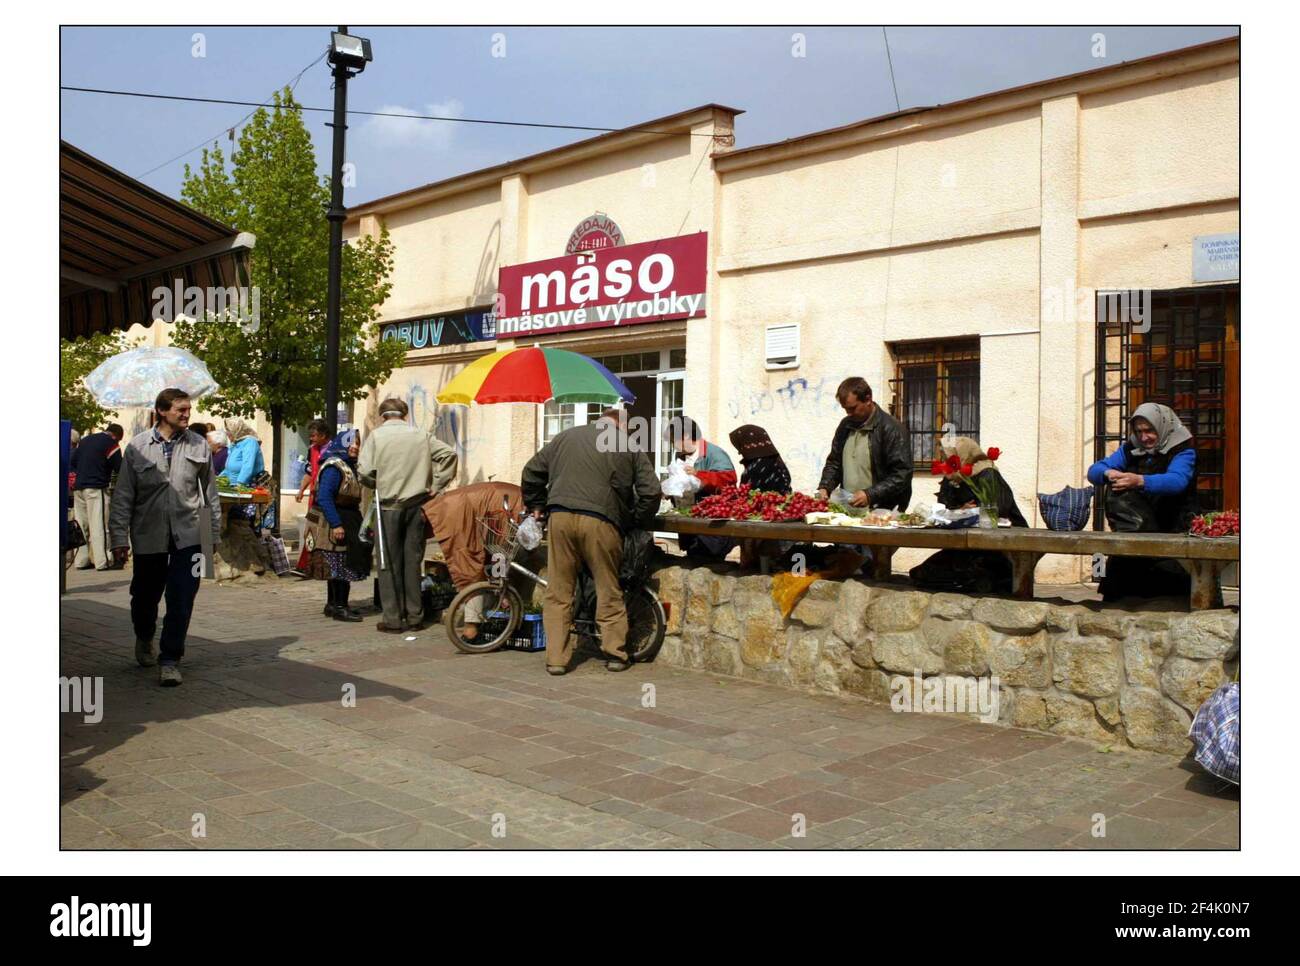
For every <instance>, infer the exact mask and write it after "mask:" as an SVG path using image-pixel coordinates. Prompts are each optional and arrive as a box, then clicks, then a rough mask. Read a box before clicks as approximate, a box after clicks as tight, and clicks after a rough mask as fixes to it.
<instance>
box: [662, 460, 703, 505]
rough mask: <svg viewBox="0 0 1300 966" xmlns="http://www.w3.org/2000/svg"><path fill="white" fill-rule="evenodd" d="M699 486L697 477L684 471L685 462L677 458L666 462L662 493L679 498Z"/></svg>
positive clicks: (692, 491)
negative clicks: (666, 468)
mask: <svg viewBox="0 0 1300 966" xmlns="http://www.w3.org/2000/svg"><path fill="white" fill-rule="evenodd" d="M699 488H700V481H699V478H698V477H695V476H691V474H689V473H687V472H686V464H685V463H683V462H682V461H681V460H679V459H675V460H673V461H672V462H671V463H669V464H668V478H667V479H665V480H664V482H663V491H664V495H666V496H671V497H673V498H674V499H680V498H682V497H684V496H686V494H688V493H694V492H695V491H696V490H698V489H699Z"/></svg>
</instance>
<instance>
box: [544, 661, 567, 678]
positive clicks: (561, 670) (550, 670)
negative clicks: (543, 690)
mask: <svg viewBox="0 0 1300 966" xmlns="http://www.w3.org/2000/svg"><path fill="white" fill-rule="evenodd" d="M546 673H547V674H550V675H552V676H554V677H557V678H558V677H559V676H560V675H561V674H568V673H569V669H568V668H567V667H560V666H559V665H558V664H548V665H546Z"/></svg>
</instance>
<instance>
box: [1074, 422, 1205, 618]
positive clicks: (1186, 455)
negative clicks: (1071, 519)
mask: <svg viewBox="0 0 1300 966" xmlns="http://www.w3.org/2000/svg"><path fill="white" fill-rule="evenodd" d="M1088 481H1089V482H1090V483H1092V484H1093V485H1094V486H1096V487H1098V488H1099V489H1101V488H1104V490H1105V491H1106V494H1105V495H1106V519H1107V521H1108V522H1109V523H1110V528H1111V529H1112V530H1115V531H1117V532H1128V533H1186V532H1187V530H1188V527H1189V526H1190V525H1191V522H1192V517H1194V516H1196V514H1197V513H1198V512H1200V511H1199V508H1198V504H1197V499H1196V446H1195V442H1194V440H1193V439H1192V434H1191V433H1190V432H1188V430H1187V427H1185V426H1184V425H1183V424H1182V421H1181V420H1180V419H1179V418H1178V416H1177V414H1175V413H1174V411H1173V410H1172V409H1170V408H1169V407H1168V406H1162V405H1159V404H1158V403H1143V404H1142V405H1141V406H1139V407H1138V408H1137V410H1136V411H1135V412H1134V413H1133V415H1132V416H1131V417H1130V418H1129V437H1128V439H1127V440H1125V441H1124V443H1123V444H1122V445H1121V446H1120V447H1119V449H1117V450H1115V452H1113V453H1111V454H1110V456H1108V457H1106V458H1105V459H1104V460H1098V461H1097V462H1096V463H1093V464H1092V466H1091V468H1089V470H1088ZM1188 586H1189V578H1188V577H1187V574H1186V572H1185V571H1183V569H1182V567H1181V566H1179V565H1178V563H1177V561H1164V560H1153V559H1151V558H1134V557H1116V556H1112V557H1111V558H1110V559H1109V560H1107V562H1106V576H1105V577H1104V578H1102V581H1101V585H1100V588H1099V589H1100V590H1101V593H1102V597H1103V598H1104V599H1106V600H1116V599H1119V598H1120V597H1125V596H1129V595H1133V596H1142V597H1156V596H1162V595H1165V594H1180V593H1186V589H1185V588H1187V587H1188Z"/></svg>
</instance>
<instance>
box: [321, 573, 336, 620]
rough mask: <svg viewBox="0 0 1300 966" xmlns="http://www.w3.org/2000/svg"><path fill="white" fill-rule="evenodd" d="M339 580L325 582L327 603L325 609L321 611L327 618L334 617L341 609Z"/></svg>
mask: <svg viewBox="0 0 1300 966" xmlns="http://www.w3.org/2000/svg"><path fill="white" fill-rule="evenodd" d="M338 583H339V582H338V581H337V580H327V581H325V592H326V603H325V609H324V610H323V611H321V613H322V614H324V615H325V616H326V617H333V616H334V615H335V614H337V613H338V609H339V590H338Z"/></svg>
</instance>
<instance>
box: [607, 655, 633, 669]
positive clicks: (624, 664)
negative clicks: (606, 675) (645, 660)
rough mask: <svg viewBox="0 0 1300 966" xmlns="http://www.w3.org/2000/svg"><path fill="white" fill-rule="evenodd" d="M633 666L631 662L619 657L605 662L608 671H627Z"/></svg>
mask: <svg viewBox="0 0 1300 966" xmlns="http://www.w3.org/2000/svg"><path fill="white" fill-rule="evenodd" d="M631 666H632V662H631V661H624V660H623V659H622V658H618V657H611V658H610V659H609V660H608V661H606V662H605V670H606V671H626V670H627V669H628V668H630V667H631Z"/></svg>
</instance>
